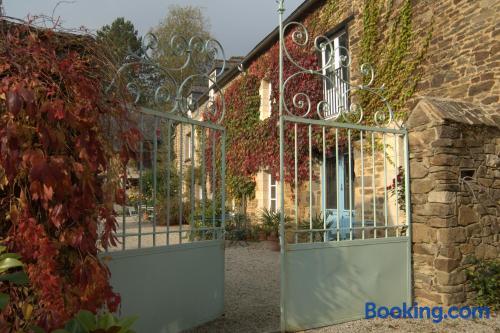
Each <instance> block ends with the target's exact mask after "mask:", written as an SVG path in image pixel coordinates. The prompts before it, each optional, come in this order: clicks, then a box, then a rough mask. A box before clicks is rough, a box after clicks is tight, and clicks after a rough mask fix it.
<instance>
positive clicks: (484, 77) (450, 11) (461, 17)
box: [413, 0, 500, 105]
mask: <svg viewBox="0 0 500 333" xmlns="http://www.w3.org/2000/svg"><path fill="white" fill-rule="evenodd" d="M499 15H500V2H499V1H497V0H474V1H470V0H440V1H416V2H415V9H414V17H415V24H414V25H413V26H414V27H415V28H416V29H419V32H420V34H421V38H422V39H424V38H425V33H426V31H427V32H428V31H429V29H430V26H431V24H430V23H431V21H432V20H434V28H433V34H432V39H431V41H430V45H429V50H428V53H427V59H426V62H425V63H424V66H423V69H422V72H423V77H422V80H421V82H420V84H419V85H418V87H417V91H416V94H417V95H419V96H436V97H439V98H443V97H446V98H453V99H458V100H461V101H466V102H471V103H475V104H478V105H481V104H483V105H498V101H499V95H500V80H498V77H499V75H500V66H499V61H500V42H499V39H500V36H499V34H498V33H499V28H498V17H499Z"/></svg>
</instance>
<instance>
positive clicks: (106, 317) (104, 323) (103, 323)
mask: <svg viewBox="0 0 500 333" xmlns="http://www.w3.org/2000/svg"><path fill="white" fill-rule="evenodd" d="M115 322H116V320H115V318H114V317H113V315H111V313H105V314H103V315H101V316H100V317H99V318H98V319H97V327H98V328H104V329H108V328H110V327H111V326H113V324H115Z"/></svg>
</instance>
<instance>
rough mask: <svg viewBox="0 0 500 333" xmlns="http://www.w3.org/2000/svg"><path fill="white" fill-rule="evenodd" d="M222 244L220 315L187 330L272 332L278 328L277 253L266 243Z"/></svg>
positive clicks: (238, 332)
mask: <svg viewBox="0 0 500 333" xmlns="http://www.w3.org/2000/svg"><path fill="white" fill-rule="evenodd" d="M226 244H228V245H227V246H226V290H225V309H226V313H225V315H224V316H223V317H221V318H219V319H217V320H215V321H213V322H211V323H208V324H206V325H203V326H201V327H198V328H196V329H193V330H191V331H189V332H190V333H205V332H207V333H212V332H231V333H233V332H234V333H254V332H259V333H260V332H276V331H278V330H279V327H280V287H279V286H280V281H279V260H280V259H279V257H280V255H279V252H275V251H271V250H270V244H269V243H268V242H261V243H248V246H247V245H246V244H229V243H226Z"/></svg>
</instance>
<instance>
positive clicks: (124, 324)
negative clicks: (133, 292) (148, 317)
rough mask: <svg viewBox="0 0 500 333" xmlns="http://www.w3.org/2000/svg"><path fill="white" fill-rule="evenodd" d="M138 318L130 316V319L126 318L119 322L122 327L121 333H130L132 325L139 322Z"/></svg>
mask: <svg viewBox="0 0 500 333" xmlns="http://www.w3.org/2000/svg"><path fill="white" fill-rule="evenodd" d="M138 318H139V317H137V316H130V317H126V318H123V319H121V320H120V321H119V322H118V324H119V325H120V327H121V330H120V332H119V333H127V332H128V331H129V328H131V327H132V325H134V323H135V322H136V321H137V319H138Z"/></svg>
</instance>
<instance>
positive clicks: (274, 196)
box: [271, 186, 276, 199]
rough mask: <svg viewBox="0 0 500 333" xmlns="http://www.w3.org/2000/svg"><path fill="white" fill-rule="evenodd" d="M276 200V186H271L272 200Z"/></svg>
mask: <svg viewBox="0 0 500 333" xmlns="http://www.w3.org/2000/svg"><path fill="white" fill-rule="evenodd" d="M275 198H276V186H271V199H275Z"/></svg>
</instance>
